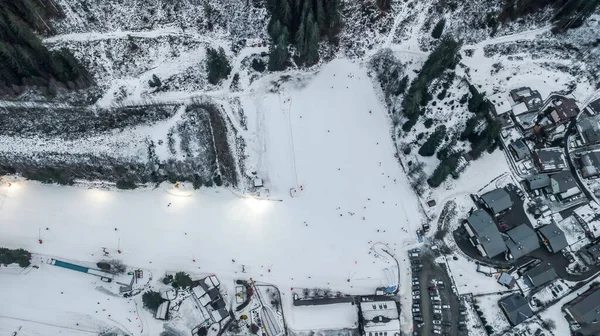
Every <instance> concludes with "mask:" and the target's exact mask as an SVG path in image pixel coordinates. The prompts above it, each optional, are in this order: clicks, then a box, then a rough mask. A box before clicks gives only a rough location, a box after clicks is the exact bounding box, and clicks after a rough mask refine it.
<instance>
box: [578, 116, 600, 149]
mask: <svg viewBox="0 0 600 336" xmlns="http://www.w3.org/2000/svg"><path fill="white" fill-rule="evenodd" d="M577 131H578V133H579V137H580V138H581V141H582V142H583V143H584V144H587V145H592V144H597V143H600V114H598V115H595V116H591V117H585V118H581V119H579V120H578V121H577Z"/></svg>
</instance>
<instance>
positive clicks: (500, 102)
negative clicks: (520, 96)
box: [486, 93, 512, 117]
mask: <svg viewBox="0 0 600 336" xmlns="http://www.w3.org/2000/svg"><path fill="white" fill-rule="evenodd" d="M486 98H487V100H488V101H489V102H490V103H492V106H493V107H494V113H495V114H496V116H497V117H500V116H502V115H505V114H507V113H508V112H510V111H512V109H511V106H510V102H509V101H508V99H507V97H506V95H505V94H504V93H497V94H495V95H492V96H488V97H486Z"/></svg>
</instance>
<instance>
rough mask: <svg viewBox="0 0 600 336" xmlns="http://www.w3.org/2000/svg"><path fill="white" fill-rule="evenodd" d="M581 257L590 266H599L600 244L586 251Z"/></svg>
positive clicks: (583, 251) (582, 252)
mask: <svg viewBox="0 0 600 336" xmlns="http://www.w3.org/2000/svg"><path fill="white" fill-rule="evenodd" d="M579 255H581V258H582V259H583V260H585V262H586V263H588V264H589V265H597V264H598V263H600V243H596V244H594V245H592V246H590V247H588V248H586V249H584V250H582V251H581V252H580V253H579Z"/></svg>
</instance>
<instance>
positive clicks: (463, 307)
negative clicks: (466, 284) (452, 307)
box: [458, 306, 467, 312]
mask: <svg viewBox="0 0 600 336" xmlns="http://www.w3.org/2000/svg"><path fill="white" fill-rule="evenodd" d="M458 311H461V312H462V311H467V307H465V306H460V307H458Z"/></svg>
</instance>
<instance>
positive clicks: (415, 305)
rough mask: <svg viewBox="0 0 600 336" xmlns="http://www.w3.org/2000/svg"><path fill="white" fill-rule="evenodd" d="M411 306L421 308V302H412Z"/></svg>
mask: <svg viewBox="0 0 600 336" xmlns="http://www.w3.org/2000/svg"><path fill="white" fill-rule="evenodd" d="M413 308H421V304H420V303H416V302H415V303H413Z"/></svg>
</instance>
